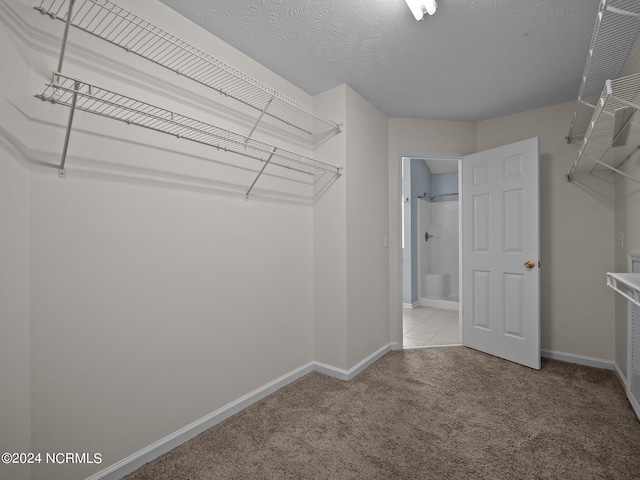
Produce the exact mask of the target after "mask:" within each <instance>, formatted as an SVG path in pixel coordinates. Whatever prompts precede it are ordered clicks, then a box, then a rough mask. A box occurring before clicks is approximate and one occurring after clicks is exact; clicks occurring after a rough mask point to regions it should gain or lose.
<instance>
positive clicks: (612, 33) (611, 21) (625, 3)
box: [567, 0, 640, 143]
mask: <svg viewBox="0 0 640 480" xmlns="http://www.w3.org/2000/svg"><path fill="white" fill-rule="evenodd" d="M639 33H640V2H638V1H637V0H600V6H599V9H598V15H597V16H596V22H595V27H594V29H593V35H592V37H591V43H590V45H589V52H588V55H587V61H586V63H585V67H584V72H583V75H582V79H581V82H580V90H579V93H578V99H577V101H576V106H575V109H574V112H573V118H572V120H571V125H570V127H569V135H568V136H567V141H568V143H572V142H573V141H574V140H576V139H581V138H582V137H584V135H585V132H584V131H583V132H582V133H580V132H576V127H578V123H583V122H581V121H583V120H586V119H588V117H587V118H586V119H585V118H584V117H585V116H586V115H591V114H592V112H593V111H594V110H595V109H596V107H597V105H595V104H592V103H589V102H588V101H587V100H586V98H588V97H592V96H597V95H599V94H600V92H601V91H602V88H603V86H604V84H605V82H606V81H607V80H612V79H615V78H619V77H620V76H622V75H623V69H624V67H625V64H626V62H627V59H628V58H629V55H630V53H631V52H632V51H633V48H634V46H635V43H636V41H637V39H638V34H639Z"/></svg>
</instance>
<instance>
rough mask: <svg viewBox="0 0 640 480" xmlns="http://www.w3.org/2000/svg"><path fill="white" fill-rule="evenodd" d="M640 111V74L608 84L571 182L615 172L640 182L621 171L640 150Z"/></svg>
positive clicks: (574, 167)
mask: <svg viewBox="0 0 640 480" xmlns="http://www.w3.org/2000/svg"><path fill="white" fill-rule="evenodd" d="M639 3H640V2H639ZM638 109H640V74H634V75H629V76H627V77H623V78H619V79H616V80H610V81H607V82H606V84H605V88H604V91H603V92H602V95H601V96H600V99H599V100H598V102H597V105H596V110H595V112H594V114H593V117H592V119H591V122H590V124H589V128H588V129H587V133H586V134H585V136H584V139H583V141H582V144H581V146H580V149H579V150H578V155H577V157H576V159H575V161H574V162H573V165H572V167H571V170H570V172H569V175H568V179H569V181H571V180H573V177H574V176H575V175H579V174H583V173H590V174H597V173H599V172H603V171H614V172H616V173H619V174H621V175H623V176H625V177H628V178H629V179H631V180H633V181H635V182H638V183H640V180H639V179H637V178H634V177H632V176H630V175H628V174H627V173H625V172H623V171H622V170H620V167H621V166H622V164H623V163H624V162H625V161H627V160H628V159H630V158H631V157H632V156H633V155H635V154H636V153H638V151H639V150H640V128H638V127H640V124H639V123H638V122H637V121H636V119H635V117H636V115H635V113H636V112H637V110H638Z"/></svg>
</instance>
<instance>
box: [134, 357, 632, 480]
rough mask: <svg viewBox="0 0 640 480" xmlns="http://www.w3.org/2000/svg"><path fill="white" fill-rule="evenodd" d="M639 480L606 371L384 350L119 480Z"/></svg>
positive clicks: (318, 377) (294, 387) (616, 387)
mask: <svg viewBox="0 0 640 480" xmlns="http://www.w3.org/2000/svg"><path fill="white" fill-rule="evenodd" d="M639 478H640V422H638V420H637V418H636V416H635V414H634V413H633V410H632V409H631V407H630V405H629V403H628V401H627V399H626V397H625V394H624V391H623V389H622V388H621V386H620V384H619V382H618V380H617V378H616V377H615V375H614V373H613V372H611V371H608V370H601V369H595V368H589V367H583V366H579V365H574V364H569V363H564V362H559V361H554V360H544V361H543V366H542V370H540V371H535V370H531V369H529V368H526V367H522V366H519V365H516V364H513V363H511V362H508V361H505V360H501V359H499V358H496V357H492V356H490V355H485V354H483V353H480V352H477V351H474V350H471V349H468V348H465V347H449V348H431V349H423V350H405V351H397V352H391V353H389V354H387V355H386V356H384V357H383V358H382V359H380V360H378V361H377V362H376V363H375V364H374V365H372V366H370V367H369V368H368V369H366V370H365V371H364V372H362V373H361V374H360V375H358V376H357V377H356V378H355V379H353V380H351V381H350V382H344V381H340V380H336V379H333V378H330V377H327V376H324V375H322V374H319V373H311V374H309V375H306V376H305V377H303V378H301V379H299V380H297V381H295V382H293V383H291V384H289V385H288V386H286V387H284V388H282V389H281V390H279V391H277V392H276V393H274V394H272V395H270V396H269V397H267V398H265V399H263V400H261V401H260V402H257V403H255V404H254V405H252V406H251V407H249V408H247V409H245V410H243V411H242V412H240V413H239V414H237V415H235V416H233V417H231V418H229V419H227V420H226V421H224V422H222V423H220V424H218V425H216V426H214V427H212V428H210V429H209V430H207V431H205V432H203V433H202V434H200V435H198V436H197V437H195V438H194V439H192V440H190V441H188V442H186V443H184V444H182V445H181V446H179V447H178V448H176V449H174V450H172V451H170V452H168V453H166V454H164V455H162V456H161V457H159V458H157V459H156V460H154V461H152V462H149V463H148V464H146V465H144V466H143V467H141V468H140V469H138V470H137V471H135V472H133V473H132V474H130V475H128V476H126V477H125V479H126V480H152V479H153V480H164V479H166V480H187V479H188V480H205V479H206V480H211V479H242V480H248V479H295V480H306V479H313V480H316V479H367V480H371V479H385V480H386V479H416V480H417V479H420V480H423V479H427V480H428V479H465V480H467V479H486V480H502V479H504V480H514V479H518V480H520V479H553V480H572V479H575V480H588V479H598V480H600V479H639Z"/></svg>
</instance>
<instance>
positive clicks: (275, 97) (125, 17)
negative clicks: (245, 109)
mask: <svg viewBox="0 0 640 480" xmlns="http://www.w3.org/2000/svg"><path fill="white" fill-rule="evenodd" d="M35 9H36V10H38V11H39V12H41V13H42V14H46V15H48V16H50V17H51V18H53V19H58V20H62V21H63V22H67V20H70V21H69V23H68V24H70V25H72V26H74V27H77V28H78V29H80V30H84V31H85V32H87V33H90V34H92V35H94V36H96V37H99V38H101V39H103V40H106V41H107V42H109V43H112V44H114V45H117V46H118V47H121V48H123V49H125V50H126V51H127V52H131V53H134V54H136V55H139V56H140V57H143V58H146V59H147V60H150V61H151V62H153V63H156V64H157V65H160V66H162V67H165V68H167V69H169V70H171V71H173V72H176V73H178V74H180V75H182V76H185V77H187V78H190V79H191V80H194V81H196V82H198V83H200V84H202V85H205V86H207V87H209V88H211V89H213V90H215V91H217V92H219V93H221V94H224V95H226V96H229V97H231V98H233V99H235V100H237V101H239V102H241V103H243V104H245V105H248V106H250V107H253V108H255V109H256V110H258V111H259V112H260V117H259V119H258V122H259V121H260V120H261V119H262V116H263V115H268V116H271V117H273V118H276V119H278V120H280V121H282V122H284V123H286V124H287V125H290V126H293V127H295V128H298V129H300V130H302V131H304V132H306V133H308V134H310V135H313V134H318V133H324V132H329V131H335V132H336V133H337V132H339V131H340V125H338V124H337V123H336V122H333V121H332V120H330V119H328V118H326V117H324V116H323V115H321V114H319V113H318V112H316V111H314V110H312V109H310V108H308V107H307V106H306V105H303V104H301V103H299V102H297V101H296V100H293V99H292V98H289V97H287V96H286V95H284V94H282V93H280V92H278V91H276V90H274V89H273V88H271V87H269V86H267V85H265V84H263V83H261V82H259V81H258V80H255V79H254V78H252V77H250V76H249V75H246V74H244V73H242V72H240V71H239V70H236V69H235V68H233V67H231V66H229V65H227V64H226V63H224V62H222V61H221V60H218V59H217V58H215V57H213V56H211V55H209V54H207V53H205V52H203V51H202V50H200V49H198V48H197V47H195V46H193V45H190V44H189V43H187V42H185V41H183V40H181V39H180V38H178V37H176V36H175V35H172V34H171V33H169V32H167V31H165V30H163V29H161V28H159V27H157V26H155V25H153V24H152V23H150V22H148V21H146V20H144V19H142V18H140V17H138V16H137V15H135V14H133V13H131V12H130V11H128V10H125V9H124V8H122V7H120V6H118V5H117V4H115V3H113V2H111V1H109V0H41V4H40V6H38V7H35ZM65 42H66V34H65V40H64V41H63V48H62V52H61V58H62V56H63V55H64V43H65ZM59 71H60V69H59ZM256 125H257V124H256ZM254 129H255V127H254Z"/></svg>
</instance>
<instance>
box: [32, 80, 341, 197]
mask: <svg viewBox="0 0 640 480" xmlns="http://www.w3.org/2000/svg"><path fill="white" fill-rule="evenodd" d="M36 97H38V98H40V99H42V100H47V101H50V102H51V103H54V104H59V105H65V106H67V107H70V108H71V113H70V122H69V128H70V125H71V121H72V113H73V112H74V111H75V110H80V111H84V112H88V113H92V114H95V115H100V116H102V117H107V118H111V119H113V120H118V121H121V122H125V123H127V124H129V125H137V126H140V127H145V128H148V129H150V130H155V131H158V132H162V133H166V134H169V135H172V136H175V137H177V138H181V139H185V140H191V141H193V142H197V143H201V144H204V145H209V146H211V147H214V148H216V149H218V150H223V151H225V152H232V153H236V154H239V155H243V156H245V157H250V158H253V159H255V160H258V161H260V162H263V163H264V165H263V167H262V170H261V171H260V173H259V174H258V177H257V178H256V180H255V181H254V182H253V184H252V185H251V187H250V188H249V191H247V196H248V195H249V192H250V191H251V189H252V188H253V186H254V185H255V183H256V181H257V180H258V178H259V177H260V175H261V174H262V172H263V171H264V168H265V167H266V166H267V165H268V164H271V165H276V166H279V167H283V168H286V169H288V170H293V171H296V172H301V173H305V174H308V175H313V174H315V173H320V172H330V173H334V174H337V175H339V174H340V168H339V167H335V166H333V165H329V164H327V163H323V162H320V161H317V160H314V159H311V158H308V157H305V156H304V155H299V154H297V153H293V152H290V151H288V150H285V149H282V148H280V147H275V146H273V145H269V144H267V143H264V142H261V141H258V140H255V139H252V138H249V137H246V136H244V135H240V134H238V133H234V132H231V131H229V130H225V129H223V128H219V127H216V126H214V125H211V124H208V123H205V122H202V121H200V120H197V119H194V118H191V117H188V116H186V115H181V114H179V113H176V112H172V111H169V110H165V109H163V108H160V107H157V106H155V105H151V104H148V103H145V102H142V101H140V100H136V99H134V98H131V97H127V96H125V95H121V94H119V93H116V92H113V91H110V90H107V89H104V88H101V87H98V86H96V85H92V84H89V83H86V82H82V81H80V80H77V79H74V78H71V77H67V76H65V75H62V74H59V73H54V74H53V78H52V81H51V82H50V83H48V84H47V87H46V88H45V90H44V92H43V93H41V94H38V95H36ZM65 150H66V145H65ZM65 156H66V151H65V154H63V163H62V164H61V165H60V168H61V170H62V169H64V159H65Z"/></svg>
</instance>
